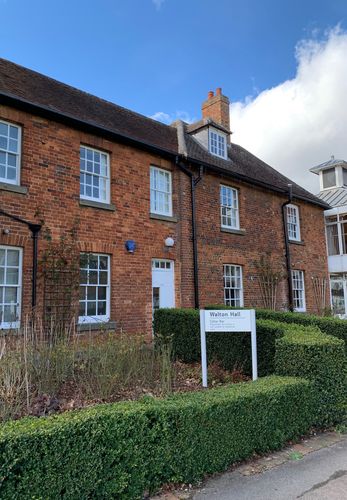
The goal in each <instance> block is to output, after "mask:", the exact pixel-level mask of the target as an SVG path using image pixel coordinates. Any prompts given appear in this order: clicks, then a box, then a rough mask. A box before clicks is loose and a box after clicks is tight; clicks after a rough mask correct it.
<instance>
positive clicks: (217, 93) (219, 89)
mask: <svg viewBox="0 0 347 500" xmlns="http://www.w3.org/2000/svg"><path fill="white" fill-rule="evenodd" d="M216 95H222V88H221V87H217V88H216Z"/></svg>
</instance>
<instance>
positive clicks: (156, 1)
mask: <svg viewBox="0 0 347 500" xmlns="http://www.w3.org/2000/svg"><path fill="white" fill-rule="evenodd" d="M164 1H165V0H152V3H154V5H155V8H156V9H157V10H160V9H161V6H162V5H163V3H164Z"/></svg>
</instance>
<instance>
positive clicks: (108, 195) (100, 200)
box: [80, 144, 111, 204]
mask: <svg viewBox="0 0 347 500" xmlns="http://www.w3.org/2000/svg"><path fill="white" fill-rule="evenodd" d="M81 148H84V149H85V150H90V151H92V152H93V158H94V153H99V154H100V155H105V156H106V158H107V165H106V169H107V172H106V173H107V175H106V176H104V175H101V173H100V174H95V173H94V172H88V171H87V170H83V171H82V170H81ZM93 164H94V159H93ZM100 166H101V160H100ZM81 174H84V175H86V174H88V175H91V176H92V177H96V176H97V177H99V178H102V179H106V199H103V198H100V197H99V198H95V197H94V196H88V195H85V194H83V195H82V194H81V185H82V183H81ZM99 192H101V188H99ZM80 200H86V201H95V202H98V203H105V204H109V203H110V200H111V161H110V153H108V152H107V151H103V150H102V149H97V148H94V147H92V146H88V145H86V144H80Z"/></svg>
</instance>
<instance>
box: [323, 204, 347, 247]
mask: <svg viewBox="0 0 347 500" xmlns="http://www.w3.org/2000/svg"><path fill="white" fill-rule="evenodd" d="M334 217H335V218H336V220H330V221H329V220H328V219H332V218H334ZM324 222H325V237H326V247H327V254H328V257H334V256H336V255H347V238H344V236H345V235H347V230H346V232H344V231H343V226H344V225H347V213H335V214H332V215H326V216H325V221H324ZM334 226H336V229H337V231H336V236H337V246H338V252H337V253H330V251H329V249H330V248H332V246H333V245H332V246H331V247H330V246H329V241H331V240H330V239H329V233H328V228H331V227H334ZM344 250H345V251H344Z"/></svg>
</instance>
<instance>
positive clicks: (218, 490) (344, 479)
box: [190, 439, 347, 500]
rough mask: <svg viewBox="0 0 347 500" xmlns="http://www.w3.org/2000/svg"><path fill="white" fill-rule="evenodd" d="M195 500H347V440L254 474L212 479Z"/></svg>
mask: <svg viewBox="0 0 347 500" xmlns="http://www.w3.org/2000/svg"><path fill="white" fill-rule="evenodd" d="M190 498H193V499H194V500H202V499H211V500H212V499H218V500H251V499H255V500H294V499H301V500H347V439H344V440H342V441H340V442H337V443H335V444H333V445H332V446H329V447H327V448H321V449H320V450H318V451H314V452H312V453H309V454H307V455H305V456H303V457H302V458H299V457H298V458H297V459H293V460H289V461H287V462H285V463H283V464H282V465H279V466H277V467H274V468H272V469H270V470H266V471H265V472H262V473H257V474H254V475H244V474H243V473H242V472H241V471H240V470H238V469H236V470H235V471H233V472H227V473H225V474H223V475H221V476H219V477H216V478H214V479H210V480H209V481H207V483H206V484H205V486H204V487H203V488H201V489H200V490H199V491H196V492H195V493H193V495H192V496H191V497H190Z"/></svg>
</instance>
